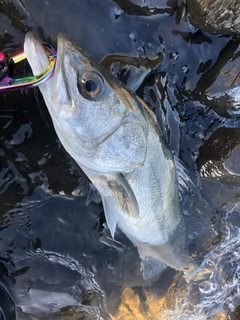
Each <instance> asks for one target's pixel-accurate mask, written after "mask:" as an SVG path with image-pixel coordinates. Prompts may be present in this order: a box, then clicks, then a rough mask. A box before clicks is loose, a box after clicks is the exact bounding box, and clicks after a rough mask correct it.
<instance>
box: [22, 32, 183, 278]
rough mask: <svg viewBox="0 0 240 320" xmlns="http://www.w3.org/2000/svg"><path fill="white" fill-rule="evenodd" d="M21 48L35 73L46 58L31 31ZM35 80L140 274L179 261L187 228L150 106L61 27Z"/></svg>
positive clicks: (170, 163)
mask: <svg viewBox="0 0 240 320" xmlns="http://www.w3.org/2000/svg"><path fill="white" fill-rule="evenodd" d="M24 50H25V54H26V56H27V59H28V61H29V64H30V66H31V67H32V70H33V73H34V74H36V73H39V72H41V71H42V69H43V68H45V67H46V66H45V65H43V64H42V61H46V63H47V64H48V59H47V57H46V56H44V55H46V53H45V51H44V48H43V47H42V44H41V43H40V41H39V40H38V39H36V38H35V37H34V36H33V35H32V34H31V33H29V34H27V35H26V39H25V44H24ZM33 52H34V54H33ZM87 81H89V83H92V82H93V83H94V86H93V87H94V88H95V89H94V90H92V89H91V86H89V85H86V83H87ZM89 83H88V84H89ZM56 84H58V87H57V88H56ZM39 88H40V91H41V93H42V95H43V97H44V100H45V102H46V105H47V107H48V110H49V112H50V115H51V118H52V121H53V124H54V127H55V130H56V133H57V135H58V137H59V139H60V141H61V143H62V145H63V146H64V148H65V149H66V151H67V152H68V153H69V154H70V155H71V156H72V157H73V158H74V159H75V161H76V162H77V163H78V164H79V166H80V167H81V168H82V170H83V171H84V172H85V174H86V175H87V176H88V178H89V179H90V180H91V182H92V183H93V184H94V186H95V187H96V189H97V190H98V192H99V193H100V195H101V198H102V202H103V207H104V212H105V217H106V221H107V224H108V227H109V229H110V232H111V235H112V236H113V237H114V233H115V230H116V227H117V226H118V227H119V228H120V229H121V230H122V232H123V233H125V235H126V236H127V237H128V238H129V239H130V240H131V241H132V243H133V244H134V245H135V246H136V247H137V249H138V252H139V256H140V258H141V271H142V274H143V278H144V279H151V278H153V277H155V275H156V274H159V273H161V272H162V271H163V270H164V269H165V267H166V265H167V266H171V267H172V268H175V269H184V268H185V267H186V266H187V265H188V249H187V231H186V224H185V220H184V217H183V215H182V213H181V210H180V205H179V198H178V185H177V178H176V171H175V165H174V161H173V156H172V153H171V151H170V149H169V147H168V145H167V143H166V141H165V138H164V136H163V134H162V132H161V130H160V128H159V125H158V123H157V121H156V118H155V116H154V114H153V113H152V111H151V110H150V109H149V108H148V107H147V105H146V104H145V103H144V102H143V101H142V100H141V99H140V98H139V97H137V96H136V94H135V93H133V92H132V91H130V90H129V89H128V88H127V87H125V86H124V85H123V84H122V83H121V82H119V81H118V79H116V78H115V77H114V76H113V75H111V74H110V73H109V72H108V71H107V70H105V69H104V68H103V66H101V65H100V64H99V63H98V62H97V61H95V60H94V59H92V58H91V57H90V56H89V55H88V54H87V52H85V51H84V50H83V49H81V48H79V47H77V46H76V45H74V44H73V43H72V42H71V41H69V40H68V39H66V38H65V36H63V35H59V37H58V50H57V62H56V67H55V71H54V74H53V75H52V77H51V78H50V79H49V80H48V82H47V83H43V84H41V85H40V87H39ZM59 88H60V90H59Z"/></svg>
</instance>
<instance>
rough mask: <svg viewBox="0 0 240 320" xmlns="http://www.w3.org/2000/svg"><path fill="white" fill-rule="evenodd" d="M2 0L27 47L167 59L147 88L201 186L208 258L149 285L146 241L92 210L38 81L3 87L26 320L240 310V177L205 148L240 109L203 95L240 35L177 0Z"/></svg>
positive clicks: (13, 259)
mask: <svg viewBox="0 0 240 320" xmlns="http://www.w3.org/2000/svg"><path fill="white" fill-rule="evenodd" d="M3 3H4V5H2V4H1V5H0V11H1V14H0V21H1V24H0V26H1V29H0V30H1V34H0V35H1V44H2V49H13V48H15V47H18V46H19V45H21V44H22V43H23V40H24V34H25V33H26V32H27V31H28V30H33V31H34V32H36V33H39V34H40V36H41V37H42V39H43V40H47V41H49V42H51V43H53V44H56V37H57V34H58V32H64V33H65V34H66V35H67V36H68V37H69V38H70V39H71V40H74V41H75V42H77V43H78V44H79V45H80V46H82V47H84V48H85V49H86V50H87V51H88V52H89V53H90V54H91V55H93V56H94V57H95V58H97V59H98V60H101V59H103V58H104V56H105V55H111V54H117V55H121V56H122V55H124V56H130V57H138V56H139V55H140V56H141V57H143V58H149V59H154V58H155V57H156V56H158V57H159V56H160V54H162V55H163V59H160V60H162V63H161V64H160V65H159V66H158V67H157V66H156V67H155V71H154V72H152V74H148V76H147V77H146V79H145V80H144V82H143V84H142V86H141V87H140V88H139V89H138V91H137V92H138V94H139V96H141V97H142V98H144V99H145V101H146V102H147V103H148V105H149V106H150V107H151V109H153V110H154V112H155V113H156V115H157V118H158V121H159V123H160V125H161V127H162V129H163V131H164V133H165V135H166V138H167V140H168V142H169V145H170V147H171V149H172V150H173V152H174V154H175V155H176V156H178V157H179V158H180V159H181V160H182V162H183V163H184V164H185V166H186V167H187V168H188V170H189V175H190V177H191V179H192V181H193V182H194V184H195V185H196V190H197V194H196V195H194V194H187V195H185V204H184V206H183V209H184V213H185V214H186V215H187V219H188V221H189V225H190V228H189V229H190V231H189V232H190V236H191V237H192V238H193V241H192V243H191V252H192V259H193V262H194V263H195V264H196V265H197V266H198V267H197V269H196V270H195V271H193V272H192V273H193V277H192V280H191V281H188V278H186V277H185V276H184V275H183V274H182V273H177V272H176V271H174V270H172V269H170V268H168V269H167V270H166V271H165V272H164V274H163V275H162V276H161V277H160V279H159V280H157V281H156V282H155V283H153V284H151V285H149V284H146V283H144V282H143V281H142V279H141V274H140V272H139V265H140V261H139V258H138V254H137V252H136V249H135V248H133V247H132V245H131V243H130V242H129V240H128V239H127V238H126V237H125V236H124V235H123V234H122V233H121V232H120V231H118V232H117V234H116V241H113V240H111V238H110V233H109V230H108V229H107V228H106V225H105V218H104V213H103V209H102V205H101V204H97V203H94V202H90V203H89V204H88V205H86V200H87V197H88V193H89V191H88V190H89V184H88V180H87V179H86V177H85V176H84V174H83V173H82V172H81V170H80V169H79V168H78V167H77V165H76V164H75V162H74V161H73V160H72V159H71V158H70V157H69V156H68V155H67V154H66V152H65V151H64V150H63V148H62V147H61V145H60V143H59V141H58V139H57V136H56V134H55V132H54V129H53V127H52V123H51V119H50V117H49V115H48V112H47V109H46V107H45V105H44V102H43V100H42V98H41V95H40V93H39V91H38V89H28V90H22V91H14V92H9V93H1V95H0V128H1V129H0V130H1V131H0V132H1V134H0V137H1V140H0V161H1V162H0V163H1V168H0V201H1V206H0V285H3V286H4V288H7V290H8V292H9V295H10V297H12V298H13V300H14V302H15V304H16V314H17V318H18V319H104V320H105V319H111V318H114V319H119V320H120V319H124V320H125V319H151V320H152V319H153V320H154V319H171V320H175V319H179V320H184V319H206V320H207V319H212V320H213V319H238V313H237V311H236V308H237V306H238V304H239V276H240V274H239V267H238V264H239V259H240V253H239V246H240V237H239V232H240V229H239V228H240V219H239V212H240V202H239V199H240V191H239V178H238V176H233V175H230V174H226V172H225V171H224V170H220V171H219V172H217V171H216V170H215V167H214V166H213V163H214V161H215V160H216V159H215V158H213V157H212V156H211V155H209V154H208V153H207V152H206V151H204V150H205V149H204V148H203V145H204V140H207V139H208V138H209V137H210V136H211V134H212V133H213V132H214V131H215V130H216V129H217V128H221V127H226V128H228V127H229V128H236V130H237V128H239V127H240V122H239V119H238V113H237V112H236V105H232V104H228V105H227V107H226V105H225V104H222V103H221V102H219V101H217V107H216V108H215V106H216V105H215V104H213V103H212V104H211V105H208V104H207V103H206V101H208V100H209V97H212V98H213V94H212V93H211V90H210V89H209V92H210V93H209V97H205V95H204V94H199V92H200V91H201V90H203V89H202V88H203V87H204V90H207V89H206V88H213V85H212V83H215V84H216V86H215V87H217V83H218V76H219V74H220V73H221V72H220V71H221V69H222V68H223V67H224V66H225V68H227V67H228V64H230V62H229V61H230V60H231V57H232V56H234V61H235V62H236V64H237V63H238V59H237V52H238V43H237V41H235V43H234V45H232V44H231V43H230V42H231V37H218V36H212V35H209V34H207V33H203V32H201V31H200V30H196V29H195V28H193V27H191V26H190V25H189V24H188V21H187V19H186V17H185V12H184V9H183V6H179V7H178V8H177V7H176V3H175V1H172V2H171V3H170V2H169V3H170V4H171V5H169V4H168V5H166V4H165V3H164V2H161V3H160V4H159V2H158V1H153V0H152V1H150V0H149V1H132V2H131V1H126V2H125V7H124V6H123V7H120V5H121V3H120V2H119V1H110V0H104V1H102V2H99V1H97V0H91V1H85V0H84V1H81V4H80V2H78V1H72V2H71V4H69V3H67V2H66V1H60V0H59V1H58V7H56V5H55V4H54V3H53V2H52V1H41V6H40V5H39V1H36V0H31V1H30V0H29V1H27V0H25V1H12V2H9V1H5V2H4V1H3ZM100 3H101V4H100ZM170 13H171V14H170ZM82 30H84V31H82ZM109 30H111V32H109ZM220 52H224V55H223V54H222V55H221V54H219V53H220ZM121 56H120V57H119V59H120V58H121ZM219 56H220V58H221V59H219ZM225 56H226V57H227V58H225ZM114 59H116V61H118V58H117V57H115V58H114ZM160 60H159V61H160ZM219 61H220V62H219ZM211 68H212V70H213V71H211ZM112 71H113V72H114V68H113V69H112ZM115 74H116V75H117V76H119V77H121V76H122V75H123V74H122V73H121V72H118V70H117V71H116V70H115ZM206 74H207V78H208V79H210V80H211V81H210V83H207V84H205V80H204V79H205V78H206ZM132 77H133V79H134V73H133V76H132ZM204 77H205V78H204ZM214 77H215V78H216V79H215V80H214ZM131 81H132V80H131ZM214 81H215V82H214ZM219 81H220V80H219ZM203 84H204V86H203ZM194 88H195V90H194ZM196 88H197V89H196ZM235 89H236V90H237V89H238V88H237V87H236V88H235ZM215 91H216V90H215ZM212 92H213V91H212ZM211 94H212V96H211ZM214 94H215V93H214ZM215 98H216V97H215ZM209 101H210V100H209ZM219 139H223V137H222V136H220V137H219ZM230 139H231V136H230ZM227 144H229V140H226V145H227ZM232 148H233V147H232ZM224 150H225V149H224V148H222V150H221V151H222V152H223V154H224ZM226 152H227V151H226ZM199 155H200V158H199ZM222 157H223V156H222ZM233 160H234V159H233ZM233 160H231V161H233ZM211 161H212V162H211ZM200 164H201V168H199V166H200ZM203 164H204V165H203ZM235 166H237V164H236V165H235ZM209 168H210V169H211V170H210V169H209ZM197 169H198V170H197ZM200 169H201V170H200ZM235 169H236V170H235V171H236V172H237V169H238V168H235ZM214 170H215V171H214ZM199 171H201V172H202V175H203V176H204V177H203V176H200V175H199ZM209 172H211V174H209ZM199 221H200V223H199ZM196 235H197V238H196ZM188 275H189V274H188ZM3 295H5V296H6V293H5V291H4V293H3ZM6 301H7V302H6V305H7V306H9V307H10V306H11V301H12V300H11V299H10V298H9V300H6ZM0 303H1V302H0ZM0 307H1V308H3V306H0ZM3 310H6V309H4V308H3ZM5 315H6V311H5ZM11 317H12V319H15V316H14V314H13V313H12V314H11ZM9 319H10V317H9Z"/></svg>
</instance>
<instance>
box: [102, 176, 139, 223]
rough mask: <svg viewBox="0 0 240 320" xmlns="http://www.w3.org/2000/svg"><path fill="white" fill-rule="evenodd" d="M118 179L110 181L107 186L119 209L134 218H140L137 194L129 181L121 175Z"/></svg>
mask: <svg viewBox="0 0 240 320" xmlns="http://www.w3.org/2000/svg"><path fill="white" fill-rule="evenodd" d="M116 176H117V179H114V180H108V181H107V185H108V187H109V190H110V192H111V196H112V197H113V198H114V202H115V203H116V206H117V208H120V210H121V211H122V212H123V213H125V214H127V215H128V216H130V217H132V218H139V208H138V203H137V199H136V197H135V194H134V192H133V190H132V188H131V187H130V185H129V184H128V182H127V180H126V179H124V177H122V176H121V175H116Z"/></svg>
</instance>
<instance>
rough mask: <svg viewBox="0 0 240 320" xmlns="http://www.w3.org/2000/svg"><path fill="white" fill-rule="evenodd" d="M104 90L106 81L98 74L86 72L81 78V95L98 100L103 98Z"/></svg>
mask: <svg viewBox="0 0 240 320" xmlns="http://www.w3.org/2000/svg"><path fill="white" fill-rule="evenodd" d="M103 90H104V80H103V78H102V77H101V76H100V74H98V73H96V72H93V71H91V72H86V73H84V74H83V76H82V77H81V94H83V95H84V96H85V97H86V98H88V99H89V98H90V99H96V98H98V97H100V96H101V94H102V93H103Z"/></svg>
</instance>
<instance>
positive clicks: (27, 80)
mask: <svg viewBox="0 0 240 320" xmlns="http://www.w3.org/2000/svg"><path fill="white" fill-rule="evenodd" d="M43 46H44V48H45V49H46V51H47V52H48V53H49V65H48V67H47V69H46V70H44V71H43V72H42V73H40V74H39V75H36V76H27V77H21V78H14V77H13V76H12V74H14V69H15V67H16V64H17V63H19V62H21V61H23V60H24V59H26V55H25V53H24V52H23V51H20V52H18V53H15V54H13V55H11V54H10V53H9V54H5V53H3V52H0V90H3V91H7V90H13V89H24V88H29V87H30V88H31V87H36V86H39V85H40V84H41V83H43V82H45V81H46V80H48V79H49V78H50V77H51V76H52V75H53V72H54V67H55V64H56V58H57V52H56V51H55V50H54V49H53V48H52V47H51V46H50V45H48V44H45V43H44V44H43Z"/></svg>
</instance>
